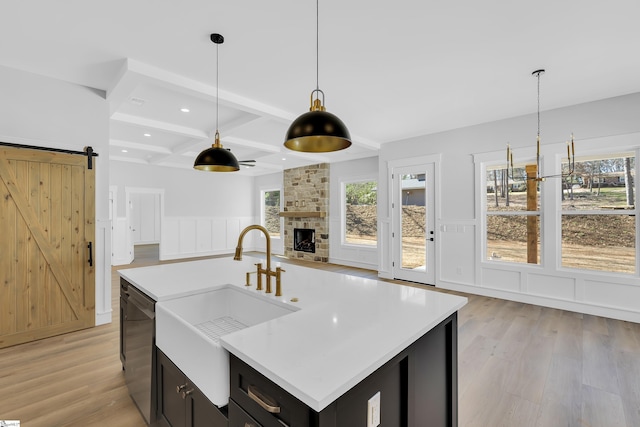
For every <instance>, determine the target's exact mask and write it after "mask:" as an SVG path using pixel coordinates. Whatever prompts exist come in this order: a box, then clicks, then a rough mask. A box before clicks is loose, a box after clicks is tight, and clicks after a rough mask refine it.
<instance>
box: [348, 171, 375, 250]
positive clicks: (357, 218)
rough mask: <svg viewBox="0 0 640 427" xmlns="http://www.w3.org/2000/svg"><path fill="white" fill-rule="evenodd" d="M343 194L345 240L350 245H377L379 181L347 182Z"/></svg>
mask: <svg viewBox="0 0 640 427" xmlns="http://www.w3.org/2000/svg"><path fill="white" fill-rule="evenodd" d="M343 195H344V197H343V203H344V210H343V212H344V213H343V221H342V229H343V242H344V243H345V244H350V245H365V246H377V244H378V213H377V201H378V193H377V182H376V181H357V182H345V183H343Z"/></svg>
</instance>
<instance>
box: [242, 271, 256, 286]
mask: <svg viewBox="0 0 640 427" xmlns="http://www.w3.org/2000/svg"><path fill="white" fill-rule="evenodd" d="M253 273H255V271H247V282H246V283H245V284H244V285H245V286H251V275H252V274H253Z"/></svg>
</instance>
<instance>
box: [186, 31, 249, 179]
mask: <svg viewBox="0 0 640 427" xmlns="http://www.w3.org/2000/svg"><path fill="white" fill-rule="evenodd" d="M211 41H212V42H213V43H215V44H216V135H215V141H214V144H213V145H212V146H211V148H207V149H206V150H204V151H203V152H202V153H200V154H198V157H196V161H195V162H194V164H193V167H194V169H198V170H202V171H208V172H235V171H237V170H240V165H239V164H238V160H237V159H236V156H234V155H233V153H231V151H229V150H228V149H226V148H223V147H222V144H221V143H220V132H219V131H218V98H219V97H218V87H219V84H218V63H219V61H218V48H219V46H220V45H221V44H222V43H224V37H223V36H222V35H220V34H216V33H214V34H211Z"/></svg>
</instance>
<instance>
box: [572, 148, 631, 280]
mask: <svg viewBox="0 0 640 427" xmlns="http://www.w3.org/2000/svg"><path fill="white" fill-rule="evenodd" d="M563 169H564V170H567V164H566V163H565V164H563ZM561 199H562V200H561V203H562V266H563V267H568V268H580V269H588V270H601V271H611V272H617V273H635V270H636V269H635V266H636V244H635V243H636V207H635V155H634V154H633V153H622V154H619V155H609V156H607V155H604V156H599V157H598V158H595V159H593V158H592V159H588V160H584V161H577V162H576V163H575V167H574V173H573V174H572V175H571V176H569V177H566V178H564V179H563V182H562V197H561Z"/></svg>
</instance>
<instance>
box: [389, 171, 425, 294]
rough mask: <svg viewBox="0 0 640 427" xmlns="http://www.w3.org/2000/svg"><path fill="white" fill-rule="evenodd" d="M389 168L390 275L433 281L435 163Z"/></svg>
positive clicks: (421, 281) (420, 281) (411, 279)
mask: <svg viewBox="0 0 640 427" xmlns="http://www.w3.org/2000/svg"><path fill="white" fill-rule="evenodd" d="M391 171H392V175H391V176H392V179H391V183H392V200H393V201H392V209H391V220H392V248H393V249H392V253H393V257H392V258H393V262H392V271H393V277H394V278H395V279H400V280H408V281H412V282H418V283H424V284H430V285H434V284H435V266H436V262H435V164H434V163H424V164H418V165H408V166H396V167H393V168H392V169H391Z"/></svg>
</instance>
